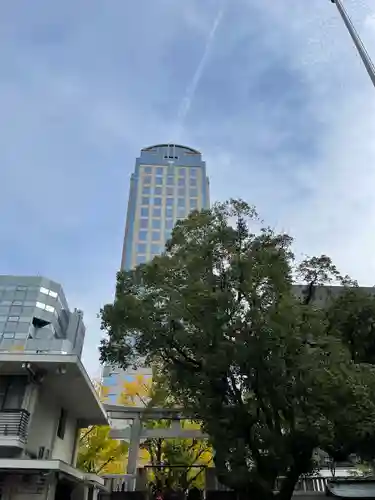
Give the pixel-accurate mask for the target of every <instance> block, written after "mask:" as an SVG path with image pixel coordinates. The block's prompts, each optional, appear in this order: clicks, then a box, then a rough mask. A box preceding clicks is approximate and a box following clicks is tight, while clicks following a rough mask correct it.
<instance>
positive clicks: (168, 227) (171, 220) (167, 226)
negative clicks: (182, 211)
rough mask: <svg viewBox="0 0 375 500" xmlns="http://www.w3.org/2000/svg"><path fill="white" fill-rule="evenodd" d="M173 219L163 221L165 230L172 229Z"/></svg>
mask: <svg viewBox="0 0 375 500" xmlns="http://www.w3.org/2000/svg"><path fill="white" fill-rule="evenodd" d="M173 225H174V224H173V219H167V220H166V221H165V229H173Z"/></svg>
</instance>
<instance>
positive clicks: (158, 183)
mask: <svg viewBox="0 0 375 500" xmlns="http://www.w3.org/2000/svg"><path fill="white" fill-rule="evenodd" d="M155 184H156V186H162V185H163V177H156V178H155Z"/></svg>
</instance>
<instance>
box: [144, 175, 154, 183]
mask: <svg viewBox="0 0 375 500" xmlns="http://www.w3.org/2000/svg"><path fill="white" fill-rule="evenodd" d="M151 179H152V177H151V175H146V176H145V177H143V184H151Z"/></svg>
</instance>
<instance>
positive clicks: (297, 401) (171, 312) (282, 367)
mask: <svg viewBox="0 0 375 500" xmlns="http://www.w3.org/2000/svg"><path fill="white" fill-rule="evenodd" d="M291 244H292V239H291V238H290V237H289V236H288V235H286V234H278V233H276V232H274V231H273V230H272V229H270V228H268V227H264V226H263V225H262V223H261V222H260V221H259V219H258V217H257V214H256V212H255V210H254V208H252V207H250V206H248V205H247V204H246V203H244V202H243V201H241V200H237V201H236V200H231V201H230V202H227V203H223V204H217V205H215V206H214V207H213V208H212V209H211V210H206V211H202V212H194V213H192V214H191V215H190V216H189V218H188V219H186V220H184V221H180V222H178V223H177V225H176V227H175V229H174V231H173V234H172V239H171V240H170V241H169V242H168V244H167V246H166V251H165V253H164V254H163V255H162V256H160V257H156V258H154V259H153V261H152V262H150V263H149V264H147V265H142V266H139V267H138V268H136V269H135V270H133V271H128V272H121V273H119V275H118V281H117V293H116V300H115V303H114V304H110V305H106V306H105V307H104V308H103V310H102V311H101V316H102V328H103V329H104V330H105V331H106V332H107V334H108V336H107V338H106V339H105V340H103V342H102V345H101V357H102V360H103V361H107V362H114V363H119V364H120V365H122V366H123V367H127V366H129V365H132V364H136V363H137V360H138V359H139V356H141V357H146V359H147V362H150V363H152V362H157V363H159V364H161V365H162V367H163V370H164V373H165V374H166V376H167V377H168V380H169V383H170V386H171V388H172V389H173V393H174V397H175V398H176V400H177V401H178V402H179V403H180V404H181V405H182V406H183V408H184V409H185V411H187V412H190V413H191V415H192V416H193V417H196V418H199V419H201V420H202V422H203V426H204V430H205V431H206V432H207V434H208V435H209V436H210V440H211V444H212V446H213V448H214V450H215V457H214V460H215V466H216V471H217V474H218V477H219V480H220V481H221V482H222V483H223V484H225V485H227V486H229V487H232V488H234V489H236V490H237V491H239V492H242V493H244V494H246V495H249V494H250V495H252V496H253V497H254V498H272V497H273V496H274V495H275V493H274V489H275V485H276V480H277V478H279V484H280V491H279V492H278V493H277V495H278V496H279V498H281V499H283V500H284V499H289V498H290V497H291V495H292V493H293V490H294V487H295V484H296V482H297V481H298V478H299V477H300V475H301V474H305V473H308V472H309V471H310V470H311V468H312V467H313V459H312V458H313V452H314V450H316V449H317V448H320V449H323V450H328V451H329V452H330V453H331V454H336V455H335V456H338V455H340V454H344V453H348V452H349V451H350V452H353V453H355V452H356V453H358V452H359V451H361V450H360V445H359V443H363V442H364V441H366V439H367V438H368V437H369V436H372V435H373V434H374V425H375V424H374V415H375V404H374V398H373V394H374V389H375V380H374V374H373V371H372V369H371V368H370V367H369V365H368V364H366V363H361V360H362V358H360V359H358V360H357V359H353V353H352V352H351V351H350V349H349V348H348V344H347V343H346V342H345V341H344V338H343V333H342V330H343V329H342V328H341V327H340V325H338V322H339V321H338V319H337V318H336V317H335V311H334V308H333V306H331V310H330V312H329V313H328V306H325V305H324V303H323V304H320V305H319V306H317V304H316V301H315V300H314V292H315V289H316V288H318V287H319V286H320V285H322V284H327V283H331V282H332V281H334V282H335V283H337V282H339V283H340V284H342V285H344V286H345V287H350V286H353V283H351V282H350V281H349V280H348V279H347V278H342V277H341V276H340V274H339V273H338V271H337V270H336V269H335V267H334V266H333V265H332V263H331V261H330V259H329V258H327V257H324V256H323V257H320V258H313V259H309V260H306V261H305V262H303V263H302V264H301V265H300V266H299V267H298V269H297V267H296V265H295V262H294V256H293V253H292V250H291ZM297 271H298V272H299V273H300V275H301V279H302V280H304V282H305V283H306V287H305V289H304V293H303V294H302V298H299V297H298V296H296V293H295V289H294V288H293V278H294V277H295V276H296V272H297ZM330 303H332V301H331V302H330ZM336 305H337V308H338V309H340V306H339V305H338V304H336ZM338 316H339V318H340V320H341V323H343V322H345V321H348V320H345V318H344V317H343V316H341V315H340V314H338ZM340 328H341V329H340ZM357 361H358V362H357ZM348 435H350V442H351V446H350V450H349V449H348V447H345V446H344V445H343V443H345V442H346V441H345V440H346V438H347V437H348Z"/></svg>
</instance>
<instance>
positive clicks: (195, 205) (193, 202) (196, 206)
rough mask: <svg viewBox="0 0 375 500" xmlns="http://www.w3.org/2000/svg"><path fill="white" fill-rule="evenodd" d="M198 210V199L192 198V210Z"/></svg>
mask: <svg viewBox="0 0 375 500" xmlns="http://www.w3.org/2000/svg"><path fill="white" fill-rule="evenodd" d="M196 208H198V200H197V199H196V198H191V199H190V209H191V210H195V209H196Z"/></svg>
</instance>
